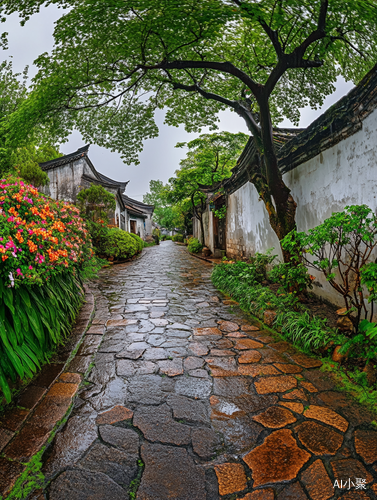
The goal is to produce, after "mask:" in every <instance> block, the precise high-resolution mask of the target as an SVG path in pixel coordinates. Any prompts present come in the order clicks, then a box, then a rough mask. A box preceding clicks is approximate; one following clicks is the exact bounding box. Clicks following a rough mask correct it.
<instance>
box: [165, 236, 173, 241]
mask: <svg viewBox="0 0 377 500" xmlns="http://www.w3.org/2000/svg"><path fill="white" fill-rule="evenodd" d="M172 239H173V236H165V240H172Z"/></svg>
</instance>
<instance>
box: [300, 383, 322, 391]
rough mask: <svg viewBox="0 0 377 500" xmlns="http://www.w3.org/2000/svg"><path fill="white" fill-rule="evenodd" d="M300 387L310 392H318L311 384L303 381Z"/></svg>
mask: <svg viewBox="0 0 377 500" xmlns="http://www.w3.org/2000/svg"><path fill="white" fill-rule="evenodd" d="M300 386H301V387H303V388H304V389H306V390H307V391H309V392H318V389H317V388H316V387H314V385H313V384H312V383H311V382H305V381H302V382H300Z"/></svg>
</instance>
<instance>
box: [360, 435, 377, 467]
mask: <svg viewBox="0 0 377 500" xmlns="http://www.w3.org/2000/svg"><path fill="white" fill-rule="evenodd" d="M355 449H356V453H357V454H358V455H360V456H361V458H362V459H363V460H364V462H365V463H366V464H368V465H370V464H373V463H374V462H376V461H377V432H376V431H363V430H361V429H358V430H357V431H355Z"/></svg>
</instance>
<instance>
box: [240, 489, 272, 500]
mask: <svg viewBox="0 0 377 500" xmlns="http://www.w3.org/2000/svg"><path fill="white" fill-rule="evenodd" d="M274 498H275V495H274V490H273V489H271V488H263V489H262V490H256V491H253V492H252V493H247V495H246V496H245V497H242V498H241V499H240V500H274Z"/></svg>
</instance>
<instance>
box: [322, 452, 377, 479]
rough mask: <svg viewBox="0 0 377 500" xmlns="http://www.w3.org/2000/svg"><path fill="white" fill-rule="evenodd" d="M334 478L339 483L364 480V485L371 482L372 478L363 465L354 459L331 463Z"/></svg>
mask: <svg viewBox="0 0 377 500" xmlns="http://www.w3.org/2000/svg"><path fill="white" fill-rule="evenodd" d="M331 467H332V470H333V473H334V477H335V479H336V480H338V481H339V484H340V481H344V482H345V481H348V479H351V481H353V482H354V483H356V478H363V479H366V484H369V483H371V482H372V481H373V476H372V475H371V474H370V473H369V472H368V471H367V470H366V469H365V467H364V465H363V464H362V463H361V462H359V460H355V459H354V458H344V459H341V460H335V461H333V462H331Z"/></svg>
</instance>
